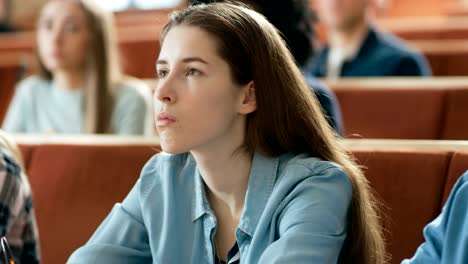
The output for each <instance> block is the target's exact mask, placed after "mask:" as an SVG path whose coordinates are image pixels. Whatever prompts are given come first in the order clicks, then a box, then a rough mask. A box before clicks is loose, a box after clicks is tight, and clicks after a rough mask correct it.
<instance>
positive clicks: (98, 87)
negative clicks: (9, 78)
mask: <svg viewBox="0 0 468 264" xmlns="http://www.w3.org/2000/svg"><path fill="white" fill-rule="evenodd" d="M114 30H115V28H114V24H113V20H112V13H110V12H107V11H106V10H104V9H103V8H102V7H101V6H100V5H99V3H97V1H94V0H51V1H47V3H46V4H45V6H44V7H43V9H42V11H41V14H40V17H39V21H38V25H37V51H38V59H39V66H40V67H39V74H37V75H33V76H31V77H28V78H26V79H25V80H23V81H21V82H20V83H19V84H18V85H17V89H16V92H15V95H14V97H13V100H12V102H11V103H10V106H9V108H8V112H7V115H6V118H5V120H4V122H3V129H4V130H5V131H7V132H10V133H58V134H61V133H62V134H64V133H65V134H140V135H142V134H148V135H149V134H152V131H153V127H152V126H151V123H152V119H153V117H152V110H151V94H150V89H149V88H148V87H147V86H146V84H145V83H144V82H142V81H138V80H136V79H133V78H125V77H124V76H122V74H121V72H120V68H119V63H118V58H117V56H118V54H117V44H116V41H115V34H114V33H115V32H114Z"/></svg>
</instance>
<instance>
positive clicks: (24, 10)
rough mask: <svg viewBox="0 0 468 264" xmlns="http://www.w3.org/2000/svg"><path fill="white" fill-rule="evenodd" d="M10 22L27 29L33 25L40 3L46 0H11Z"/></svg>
mask: <svg viewBox="0 0 468 264" xmlns="http://www.w3.org/2000/svg"><path fill="white" fill-rule="evenodd" d="M11 1H12V16H11V23H12V24H14V25H15V26H16V27H18V28H26V29H29V28H31V27H34V25H35V23H36V18H37V15H38V13H39V11H40V10H41V7H42V5H43V4H44V3H45V2H47V0H11Z"/></svg>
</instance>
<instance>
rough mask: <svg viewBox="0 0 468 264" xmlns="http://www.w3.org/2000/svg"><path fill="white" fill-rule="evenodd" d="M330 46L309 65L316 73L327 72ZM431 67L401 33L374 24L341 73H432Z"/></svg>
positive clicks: (356, 74)
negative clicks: (377, 28)
mask: <svg viewBox="0 0 468 264" xmlns="http://www.w3.org/2000/svg"><path fill="white" fill-rule="evenodd" d="M328 51H329V48H328V47H325V48H323V49H322V50H321V51H320V53H319V54H318V55H317V56H316V57H315V58H314V59H313V60H312V62H311V64H310V65H309V67H308V68H307V71H309V72H310V73H311V74H312V75H314V76H316V77H325V76H327V60H328ZM428 75H431V70H430V67H429V64H428V63H427V61H426V59H425V58H424V57H423V56H422V55H421V54H419V53H417V52H415V51H412V50H410V49H409V48H408V47H407V46H406V45H405V44H404V43H403V42H402V41H401V40H400V39H398V38H397V37H395V36H393V35H390V34H387V33H381V32H377V31H376V30H375V29H374V28H373V27H370V28H369V33H368V35H367V37H366V39H365V40H364V42H363V43H362V46H361V48H360V49H359V51H358V53H357V55H356V56H355V57H354V58H353V59H352V60H350V61H346V62H345V63H344V64H343V66H342V68H341V72H340V76H341V77H366V76H373V77H377V76H428Z"/></svg>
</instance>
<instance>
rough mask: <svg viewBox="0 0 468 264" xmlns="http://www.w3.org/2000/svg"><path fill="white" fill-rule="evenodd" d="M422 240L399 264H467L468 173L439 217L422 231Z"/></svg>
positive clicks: (451, 193)
mask: <svg viewBox="0 0 468 264" xmlns="http://www.w3.org/2000/svg"><path fill="white" fill-rule="evenodd" d="M424 238H425V240H426V241H425V242H424V243H423V244H421V246H420V247H419V248H418V249H417V250H416V253H415V254H414V256H413V257H412V258H411V259H406V260H404V261H403V262H402V264H427V263H438V264H466V263H468V171H466V172H465V173H464V174H463V175H462V176H461V177H460V178H459V179H458V181H457V182H456V183H455V186H454V187H453V189H452V191H451V192H450V196H449V198H448V199H447V202H446V203H445V206H444V208H443V209H442V213H441V214H440V215H439V216H438V217H437V218H436V219H434V221H432V222H431V223H429V224H428V225H427V226H426V227H425V228H424Z"/></svg>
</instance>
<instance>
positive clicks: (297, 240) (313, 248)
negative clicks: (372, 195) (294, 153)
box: [259, 168, 352, 264]
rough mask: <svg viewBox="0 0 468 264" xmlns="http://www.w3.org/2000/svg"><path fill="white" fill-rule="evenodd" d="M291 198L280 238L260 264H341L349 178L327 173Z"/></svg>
mask: <svg viewBox="0 0 468 264" xmlns="http://www.w3.org/2000/svg"><path fill="white" fill-rule="evenodd" d="M288 197H289V198H287V199H286V202H287V205H286V206H285V207H284V209H283V211H282V212H281V214H280V217H279V220H278V229H279V238H278V240H276V241H275V242H273V243H272V244H271V245H269V246H268V247H267V249H266V250H265V251H264V252H263V254H262V256H261V258H260V261H259V263H265V264H266V263H269V264H270V263H295V264H296V263H333V264H335V263H338V259H339V256H340V252H341V249H342V247H343V245H344V241H345V238H346V232H347V225H348V211H349V208H350V205H351V198H352V187H351V183H350V181H349V178H348V176H347V175H346V174H345V173H344V172H343V171H341V170H339V169H336V168H332V169H327V170H325V171H324V172H322V174H320V175H314V176H311V177H309V178H307V179H306V180H304V181H302V182H301V183H300V184H299V185H297V186H295V188H294V189H293V190H292V191H291V193H290V194H289V195H288Z"/></svg>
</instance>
